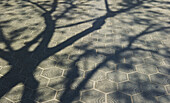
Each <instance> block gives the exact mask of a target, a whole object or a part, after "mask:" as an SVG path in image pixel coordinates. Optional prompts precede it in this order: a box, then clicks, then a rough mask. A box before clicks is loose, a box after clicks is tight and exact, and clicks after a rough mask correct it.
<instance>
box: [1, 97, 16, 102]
mask: <svg viewBox="0 0 170 103" xmlns="http://www.w3.org/2000/svg"><path fill="white" fill-rule="evenodd" d="M0 102H1V103H13V101H10V100H8V99H6V98H1V100H0Z"/></svg>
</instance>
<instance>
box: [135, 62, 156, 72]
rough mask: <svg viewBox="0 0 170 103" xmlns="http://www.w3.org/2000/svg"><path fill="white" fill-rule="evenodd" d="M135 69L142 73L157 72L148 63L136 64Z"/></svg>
mask: <svg viewBox="0 0 170 103" xmlns="http://www.w3.org/2000/svg"><path fill="white" fill-rule="evenodd" d="M137 71H138V72H140V73H144V74H153V73H157V72H158V71H157V68H156V67H155V66H153V65H150V64H142V65H138V66H137Z"/></svg>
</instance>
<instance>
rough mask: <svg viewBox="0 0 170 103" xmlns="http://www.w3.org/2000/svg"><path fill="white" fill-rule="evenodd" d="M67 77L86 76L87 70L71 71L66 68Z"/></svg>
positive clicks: (65, 74)
mask: <svg viewBox="0 0 170 103" xmlns="http://www.w3.org/2000/svg"><path fill="white" fill-rule="evenodd" d="M63 75H64V76H65V77H67V78H73V77H76V78H77V77H82V78H83V77H84V76H85V71H83V70H75V71H71V70H64V74H63Z"/></svg>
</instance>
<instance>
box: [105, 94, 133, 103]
mask: <svg viewBox="0 0 170 103" xmlns="http://www.w3.org/2000/svg"><path fill="white" fill-rule="evenodd" d="M107 102H108V103H132V102H131V99H130V96H128V95H126V94H123V93H121V92H114V93H110V94H108V95H107Z"/></svg>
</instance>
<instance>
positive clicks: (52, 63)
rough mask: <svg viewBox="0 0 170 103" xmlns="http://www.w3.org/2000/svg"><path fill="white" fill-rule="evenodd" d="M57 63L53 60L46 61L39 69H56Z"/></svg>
mask: <svg viewBox="0 0 170 103" xmlns="http://www.w3.org/2000/svg"><path fill="white" fill-rule="evenodd" d="M55 63H56V61H54V60H51V59H46V60H44V61H43V62H41V63H40V65H39V67H41V68H44V69H45V68H50V67H55V66H56V65H55Z"/></svg>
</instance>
